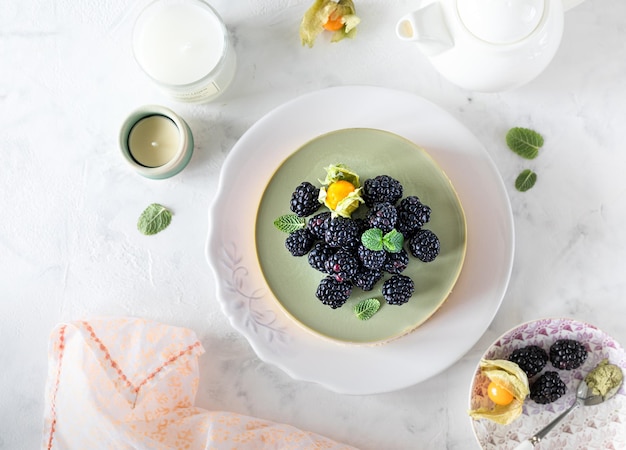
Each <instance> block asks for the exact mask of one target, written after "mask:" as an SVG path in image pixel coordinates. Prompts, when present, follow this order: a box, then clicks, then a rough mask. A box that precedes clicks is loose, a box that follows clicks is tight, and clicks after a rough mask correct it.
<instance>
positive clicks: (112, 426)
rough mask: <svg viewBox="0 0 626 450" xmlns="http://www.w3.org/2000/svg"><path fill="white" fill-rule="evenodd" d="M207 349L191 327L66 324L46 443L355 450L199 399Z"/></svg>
mask: <svg viewBox="0 0 626 450" xmlns="http://www.w3.org/2000/svg"><path fill="white" fill-rule="evenodd" d="M203 353H204V349H203V347H202V344H201V343H200V341H198V339H197V337H196V335H195V333H194V332H193V331H191V330H188V329H185V328H179V327H173V326H169V325H165V324H161V323H158V322H154V321H149V320H145V319H136V318H97V319H92V320H88V321H78V322H72V323H67V324H61V325H58V326H57V327H56V328H55V329H54V331H53V333H52V336H51V341H50V348H49V367H48V380H47V383H46V397H45V400H46V409H45V417H44V433H43V442H42V448H44V449H48V450H52V449H55V450H61V449H115V450H126V449H168V450H170V449H189V450H195V449H216V450H225V449H228V450H231V449H241V450H248V449H250V450H259V449H281V450H283V449H302V450H304V449H332V450H339V449H342V450H350V449H354V448H353V447H349V446H346V445H342V444H339V443H337V442H334V441H332V440H330V439H327V438H325V437H323V436H320V435H317V434H315V433H310V432H307V431H302V430H299V429H297V428H295V427H292V426H290V425H284V424H278V423H274V422H271V421H267V420H261V419H256V418H253V417H248V416H244V415H240V414H236V413H230V412H219V411H207V410H204V409H201V408H197V407H195V406H194V400H195V396H196V392H197V389H198V383H199V376H198V356H200V355H201V354H203Z"/></svg>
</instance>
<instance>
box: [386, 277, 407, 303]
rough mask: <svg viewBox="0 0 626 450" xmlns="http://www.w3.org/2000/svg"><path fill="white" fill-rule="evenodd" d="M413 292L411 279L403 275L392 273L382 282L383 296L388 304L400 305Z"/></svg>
mask: <svg viewBox="0 0 626 450" xmlns="http://www.w3.org/2000/svg"><path fill="white" fill-rule="evenodd" d="M413 292H415V284H414V283H413V280H411V279H410V278H409V277H407V276H405V275H394V276H392V277H391V278H389V279H388V280H387V281H385V282H384V283H383V297H385V300H386V301H387V303H389V304H390V305H402V304H404V303H406V302H408V301H409V299H410V298H411V295H413Z"/></svg>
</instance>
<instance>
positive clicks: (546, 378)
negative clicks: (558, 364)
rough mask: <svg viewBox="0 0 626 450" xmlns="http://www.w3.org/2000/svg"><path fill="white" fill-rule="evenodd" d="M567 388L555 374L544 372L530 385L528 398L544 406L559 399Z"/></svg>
mask: <svg viewBox="0 0 626 450" xmlns="http://www.w3.org/2000/svg"><path fill="white" fill-rule="evenodd" d="M566 390H567V387H566V386H565V383H563V380H561V377H559V374H558V373H556V372H552V371H548V372H544V373H543V374H542V375H541V376H540V377H539V378H537V380H535V382H534V383H533V384H531V385H530V398H531V399H532V400H534V401H535V402H536V403H539V404H541V405H545V404H547V403H552V402H554V401H555V400H558V399H559V398H561V397H562V396H563V395H564V394H565V391H566Z"/></svg>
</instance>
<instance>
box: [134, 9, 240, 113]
mask: <svg viewBox="0 0 626 450" xmlns="http://www.w3.org/2000/svg"><path fill="white" fill-rule="evenodd" d="M133 54H134V56H135V60H136V61H137V63H138V65H139V67H141V69H142V70H143V71H144V72H145V73H146V75H147V76H148V77H149V78H150V79H151V80H152V81H153V82H154V83H155V84H156V85H157V86H158V87H159V88H160V89H161V90H162V91H163V92H164V93H165V94H167V95H169V96H170V97H171V98H173V99H175V100H178V101H183V102H194V103H200V102H207V101H210V100H213V99H215V98H217V97H218V96H219V95H221V94H222V93H223V92H224V90H225V89H226V88H227V87H228V86H229V85H230V83H231V81H232V79H233V77H234V76H235V67H236V56H235V51H234V49H233V44H232V41H231V39H230V37H229V35H228V31H227V29H226V26H225V25H224V22H223V21H222V19H221V18H220V17H219V15H218V14H217V12H215V10H214V9H213V8H212V7H211V6H210V5H208V4H207V3H205V2H204V1H202V0H156V1H153V2H152V3H150V4H148V5H147V6H146V7H145V8H144V9H143V10H142V11H141V12H140V13H139V16H138V17H137V20H136V21H135V25H134V28H133Z"/></svg>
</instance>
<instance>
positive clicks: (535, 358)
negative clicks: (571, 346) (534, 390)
mask: <svg viewBox="0 0 626 450" xmlns="http://www.w3.org/2000/svg"><path fill="white" fill-rule="evenodd" d="M508 359H509V361H511V362H514V363H515V364H517V365H518V366H519V367H520V369H522V370H523V371H524V372H525V373H526V376H527V377H528V378H531V377H533V376H535V375H537V374H538V373H539V372H541V371H542V370H543V368H544V367H545V366H546V363H547V362H548V354H547V353H546V351H545V350H544V349H542V348H541V347H539V346H538V345H528V346H526V347H523V348H518V349H516V350H513V352H512V353H511V354H510V355H509V358H508Z"/></svg>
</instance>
